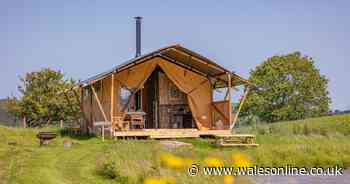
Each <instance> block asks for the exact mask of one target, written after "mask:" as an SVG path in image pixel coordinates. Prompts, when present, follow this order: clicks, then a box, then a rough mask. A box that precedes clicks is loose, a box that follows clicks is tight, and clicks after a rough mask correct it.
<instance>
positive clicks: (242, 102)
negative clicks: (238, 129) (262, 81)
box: [232, 86, 249, 127]
mask: <svg viewBox="0 0 350 184" xmlns="http://www.w3.org/2000/svg"><path fill="white" fill-rule="evenodd" d="M248 93H249V86H246V88H245V90H244V93H243V96H242V98H241V100H240V102H239V106H238V109H237V112H236V114H235V117H234V119H233V122H232V127H233V126H234V125H235V123H236V121H237V119H238V115H239V113H240V112H241V109H242V106H243V104H244V101H245V99H246V98H247V95H248Z"/></svg>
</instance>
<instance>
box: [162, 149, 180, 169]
mask: <svg viewBox="0 0 350 184" xmlns="http://www.w3.org/2000/svg"><path fill="white" fill-rule="evenodd" d="M160 160H161V161H162V163H163V164H164V165H165V166H167V167H169V168H173V169H180V168H182V167H184V166H185V165H186V164H185V162H184V159H182V158H181V157H177V156H175V155H172V154H170V153H165V154H162V155H161V156H160Z"/></svg>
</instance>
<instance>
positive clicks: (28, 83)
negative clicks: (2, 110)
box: [7, 68, 80, 127]
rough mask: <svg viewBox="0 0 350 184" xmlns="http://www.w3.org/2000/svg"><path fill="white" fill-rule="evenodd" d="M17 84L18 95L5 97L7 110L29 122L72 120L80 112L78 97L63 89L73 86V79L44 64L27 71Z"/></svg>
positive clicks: (34, 123) (43, 122)
mask: <svg viewBox="0 0 350 184" xmlns="http://www.w3.org/2000/svg"><path fill="white" fill-rule="evenodd" d="M20 80H21V82H22V85H20V86H18V90H19V92H20V93H21V98H20V99H17V98H15V97H11V98H9V99H8V103H7V106H8V109H9V112H10V113H11V114H13V115H15V116H17V117H26V123H27V125H28V126H32V127H35V126H42V125H46V124H51V123H53V122H55V121H59V120H66V121H72V120H74V119H77V118H78V116H79V112H80V110H79V100H78V99H79V97H78V96H76V95H75V94H74V93H72V92H71V93H67V92H66V91H67V90H68V89H70V88H72V87H73V85H74V81H73V80H65V79H64V76H63V74H62V73H61V72H59V71H54V70H51V69H48V68H44V69H42V70H40V71H38V72H30V73H27V74H26V75H25V76H24V77H21V78H20Z"/></svg>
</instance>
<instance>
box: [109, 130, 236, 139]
mask: <svg viewBox="0 0 350 184" xmlns="http://www.w3.org/2000/svg"><path fill="white" fill-rule="evenodd" d="M216 135H221V136H225V135H226V136H229V135H232V134H231V131H230V130H198V129H140V130H129V131H115V132H114V137H116V138H127V137H134V138H151V139H171V138H197V137H215V136H216Z"/></svg>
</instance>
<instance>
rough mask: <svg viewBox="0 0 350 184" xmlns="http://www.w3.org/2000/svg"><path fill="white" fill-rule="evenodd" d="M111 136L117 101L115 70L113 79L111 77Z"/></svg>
mask: <svg viewBox="0 0 350 184" xmlns="http://www.w3.org/2000/svg"><path fill="white" fill-rule="evenodd" d="M111 80H112V81H111V129H110V131H111V137H112V135H113V117H114V107H115V101H114V72H113V73H112V79H111Z"/></svg>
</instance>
